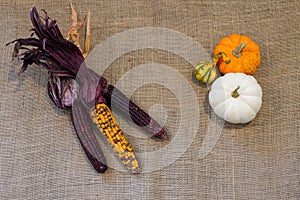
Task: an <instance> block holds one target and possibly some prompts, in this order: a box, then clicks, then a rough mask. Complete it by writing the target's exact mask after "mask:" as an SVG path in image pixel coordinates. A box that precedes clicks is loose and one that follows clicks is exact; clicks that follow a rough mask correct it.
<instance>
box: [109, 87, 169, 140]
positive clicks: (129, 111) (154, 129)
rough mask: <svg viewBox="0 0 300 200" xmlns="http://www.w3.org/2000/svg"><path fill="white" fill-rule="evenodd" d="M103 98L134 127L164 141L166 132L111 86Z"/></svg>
mask: <svg viewBox="0 0 300 200" xmlns="http://www.w3.org/2000/svg"><path fill="white" fill-rule="evenodd" d="M104 97H106V99H107V103H108V104H109V105H110V107H113V108H117V110H118V111H120V113H121V114H123V115H124V116H125V117H130V118H131V119H132V121H133V122H134V123H135V124H136V125H138V126H140V127H141V129H143V130H144V131H145V132H146V133H148V134H149V135H150V136H155V137H157V138H159V139H166V137H167V132H166V131H165V129H164V128H163V127H162V126H161V125H160V124H159V123H158V122H157V121H155V120H154V119H153V118H152V117H151V116H150V115H149V114H148V113H146V112H145V111H144V110H143V109H141V108H140V107H139V106H138V105H136V104H135V103H134V102H133V101H132V100H130V99H129V98H128V97H127V96H126V95H124V94H123V93H122V92H121V91H120V90H118V89H117V88H115V87H114V86H113V85H108V87H107V91H106V92H105V93H104Z"/></svg>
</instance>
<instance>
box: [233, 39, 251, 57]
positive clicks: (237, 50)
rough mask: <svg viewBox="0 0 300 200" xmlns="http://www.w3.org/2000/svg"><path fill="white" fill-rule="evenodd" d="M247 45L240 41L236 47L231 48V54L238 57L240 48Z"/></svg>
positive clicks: (240, 54) (240, 52)
mask: <svg viewBox="0 0 300 200" xmlns="http://www.w3.org/2000/svg"><path fill="white" fill-rule="evenodd" d="M246 46H247V44H246V42H244V41H243V42H242V43H241V44H240V45H239V46H238V47H237V48H235V49H233V50H232V55H234V56H235V57H237V58H239V57H241V56H242V50H243V49H244V48H245V47H246Z"/></svg>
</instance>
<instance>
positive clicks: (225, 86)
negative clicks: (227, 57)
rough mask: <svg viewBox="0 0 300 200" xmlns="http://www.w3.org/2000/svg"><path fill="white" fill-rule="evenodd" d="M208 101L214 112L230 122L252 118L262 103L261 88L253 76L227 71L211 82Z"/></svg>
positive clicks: (236, 122) (245, 121)
mask: <svg viewBox="0 0 300 200" xmlns="http://www.w3.org/2000/svg"><path fill="white" fill-rule="evenodd" d="M209 103H210V105H211V107H212V108H213V110H214V112H215V113H216V114H217V115H218V116H219V117H221V118H223V119H225V120H226V121H228V122H231V123H235V124H238V123H247V122H250V121H251V120H253V119H254V118H255V116H256V113H257V112H258V111H259V110H260V107H261V104H262V89H261V87H260V85H259V84H258V83H257V81H256V79H255V78H254V77H253V76H250V75H246V74H243V73H228V74H226V75H224V76H222V77H220V78H218V79H217V80H215V82H214V83H213V84H212V86H211V90H210V92H209Z"/></svg>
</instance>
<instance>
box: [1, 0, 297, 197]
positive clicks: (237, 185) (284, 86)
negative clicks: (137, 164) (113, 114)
mask: <svg viewBox="0 0 300 200" xmlns="http://www.w3.org/2000/svg"><path fill="white" fill-rule="evenodd" d="M34 5H35V6H36V7H37V9H38V10H39V11H40V10H41V9H46V10H47V12H48V13H49V14H50V17H51V18H55V19H56V20H57V21H58V24H59V26H60V28H61V29H62V32H63V33H67V31H68V28H69V27H70V25H71V21H70V14H71V11H70V5H69V2H68V1H58V0H49V1H15V0H13V1H1V2H0V8H1V9H0V10H1V13H0V16H1V21H0V26H1V29H0V43H1V49H0V51H1V53H0V57H1V59H0V94H1V95H0V174H1V177H0V199H107V200H108V199H118V200H119V199H149V200H150V199H151V200H153V199H155V200H156V199H157V200H158V199H299V198H300V189H299V187H300V185H299V184H300V183H299V180H300V176H299V173H300V154H299V152H300V114H299V113H300V104H299V97H300V90H299V88H300V67H299V65H298V62H299V58H300V57H299V52H300V22H299V21H300V12H299V10H300V3H299V1H298V0H291V1H283V0H282V1H279V0H274V1H271V0H267V1H259V0H253V1H238V0H234V1H230V0H229V1H219V0H209V1H197V0H188V1H177V0H162V1H146V0H143V1H115V0H113V1H96V0H94V1H76V2H75V1H74V5H75V7H76V9H77V10H78V14H79V16H80V17H81V18H83V17H84V15H85V14H86V13H87V12H88V10H90V11H91V16H92V18H91V19H92V20H91V33H92V36H91V50H92V49H93V48H95V47H96V45H97V44H100V43H101V42H103V41H105V40H106V39H108V38H110V37H112V36H113V35H115V34H117V33H121V32H123V31H126V30H130V29H134V28H142V27H160V28H168V29H171V30H174V31H177V32H179V33H182V34H185V35H186V36H188V37H191V38H192V39H194V40H195V41H197V42H198V43H199V44H201V45H202V47H203V48H204V49H205V50H206V51H207V52H208V54H211V53H212V52H213V48H214V47H215V45H216V44H217V43H218V41H219V40H220V39H221V38H222V37H225V36H228V35H230V34H232V33H240V34H244V35H248V36H250V37H251V38H252V39H253V40H254V41H255V42H257V43H258V44H259V46H260V48H261V65H260V67H259V68H258V70H257V71H256V73H255V75H254V76H255V78H256V79H257V80H258V82H259V83H260V85H261V86H262V89H263V94H264V95H263V104H262V108H261V110H260V112H259V113H258V115H257V117H256V118H255V119H254V120H253V121H252V122H251V123H249V124H247V125H232V124H229V123H225V124H224V127H223V129H222V133H221V135H220V138H219V140H218V141H217V143H216V145H215V146H214V148H213V149H212V151H211V152H210V153H209V154H208V155H207V156H205V157H204V158H200V157H199V150H200V148H201V145H202V143H203V140H204V138H205V135H206V133H207V127H208V126H209V124H210V122H211V120H212V119H211V118H210V114H211V112H212V111H211V108H210V107H209V105H208V103H207V92H208V91H207V88H206V87H204V86H202V85H201V84H198V83H197V82H196V81H195V80H194V79H193V77H192V76H191V74H192V70H193V67H194V66H193V65H192V64H191V63H189V62H187V61H186V60H185V59H184V58H182V57H180V56H178V55H175V54H173V53H170V52H166V51H161V50H158V49H151V48H149V49H140V50H135V51H132V52H129V53H126V54H125V55H123V56H121V57H119V58H118V59H116V60H115V61H114V62H113V63H112V64H111V65H110V66H109V67H108V68H107V70H106V71H105V72H104V75H105V76H106V77H107V78H108V80H109V81H110V82H111V83H116V82H117V81H118V80H119V79H120V78H121V77H122V75H123V74H125V73H126V72H128V71H129V70H131V69H134V68H135V67H137V66H139V65H142V64H147V63H160V64H164V65H167V66H169V67H171V68H173V69H175V70H176V71H177V72H179V73H180V74H181V75H182V76H183V77H184V78H185V79H186V80H187V81H188V83H189V84H190V85H191V87H192V88H193V91H194V92H195V93H196V94H197V102H187V103H189V106H190V107H191V108H193V106H195V104H198V105H197V106H199V116H200V118H199V127H198V131H197V133H196V135H195V138H194V139H193V141H192V144H191V146H190V147H189V148H188V149H187V150H186V151H185V152H184V154H183V155H182V156H181V157H180V158H178V159H177V160H176V161H174V162H172V163H171V164H170V165H168V166H166V167H164V168H162V169H158V170H156V171H153V172H149V173H142V174H139V175H130V174H128V173H127V172H120V171H118V170H115V169H112V168H110V169H109V170H108V171H107V172H106V173H105V174H103V175H102V174H97V173H96V172H95V171H94V170H93V169H92V167H91V166H90V165H89V163H88V162H87V159H86V157H85V155H84V153H83V151H82V149H81V147H80V145H79V142H78V140H77V138H76V135H75V132H74V129H73V127H72V124H71V123H70V117H69V112H68V111H66V110H59V109H57V108H56V107H55V106H54V105H53V104H52V102H51V101H50V99H49V97H48V96H47V93H46V84H47V77H48V75H47V73H45V72H44V71H43V70H41V69H39V68H37V67H29V68H28V70H27V71H26V73H24V74H22V75H20V76H18V70H19V68H20V67H21V63H20V62H17V61H14V62H11V53H12V50H13V47H12V46H9V47H5V44H6V43H7V42H9V41H11V40H13V39H16V38H19V37H27V36H29V35H30V28H31V27H32V26H31V22H30V18H29V11H30V9H31V8H32V6H34ZM178 42H180V41H178ZM174 43H176V41H175V42H174ZM186 51H187V52H189V51H190V49H188V48H186ZM199 61H200V60H199ZM165 76H166V77H167V76H168V74H165ZM174 81H175V82H176V80H174ZM132 84H134V82H133V83H132ZM181 94H182V95H184V94H186V92H185V91H181ZM132 98H133V99H134V100H135V102H136V103H138V104H139V105H141V107H143V108H144V109H146V110H149V109H150V108H151V106H152V105H157V104H161V105H162V106H163V107H164V110H165V112H166V115H167V120H166V124H165V126H166V128H167V130H168V131H169V134H170V138H169V140H168V141H167V142H159V141H156V140H152V139H150V138H144V139H143V138H142V139H141V138H135V137H133V135H132V134H131V135H130V136H129V137H128V138H129V140H130V142H131V143H132V145H133V146H134V148H135V149H136V150H137V151H138V152H141V151H151V150H153V149H159V148H162V147H163V146H166V145H168V142H170V141H171V140H172V138H174V136H175V134H176V133H177V130H178V124H179V123H178V121H179V120H180V105H178V100H177V99H176V96H175V95H174V94H173V93H172V92H171V91H170V90H168V89H167V88H165V87H163V86H161V85H157V84H147V85H144V86H143V87H140V88H139V89H138V90H136V91H135V92H134V94H133V96H132ZM189 112H193V109H191V111H189ZM190 114H191V116H192V115H193V113H190ZM117 119H118V121H120V124H121V125H122V126H123V127H125V128H126V126H130V124H128V123H126V120H124V119H122V118H119V117H118V118H117ZM183 126H185V125H183ZM186 131H187V132H188V131H189V127H186ZM137 132H138V130H137ZM187 135H189V134H187ZM163 157H164V156H163V155H157V159H160V158H163ZM153 162H154V163H155V162H156V161H155V160H153Z"/></svg>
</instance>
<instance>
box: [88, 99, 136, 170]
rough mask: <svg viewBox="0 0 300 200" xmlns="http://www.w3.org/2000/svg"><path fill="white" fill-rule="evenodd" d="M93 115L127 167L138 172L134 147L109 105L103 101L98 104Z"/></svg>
mask: <svg viewBox="0 0 300 200" xmlns="http://www.w3.org/2000/svg"><path fill="white" fill-rule="evenodd" d="M91 117H92V120H93V122H94V123H95V124H96V125H97V127H98V129H99V130H100V131H101V132H102V133H103V134H104V135H105V137H106V139H107V141H108V143H109V144H110V145H111V146H112V148H113V150H114V152H116V153H117V155H118V157H119V158H120V159H121V161H122V163H123V164H124V165H125V167H126V168H127V169H128V170H129V171H130V172H132V173H138V172H139V163H138V161H137V159H136V156H135V154H134V152H133V148H132V147H131V145H130V143H129V142H128V140H127V139H126V138H125V136H124V135H123V131H122V130H121V129H120V128H119V126H118V124H117V123H116V120H115V119H114V117H113V115H112V112H111V110H110V109H109V108H108V107H107V105H105V104H103V103H100V104H97V105H96V107H95V109H94V110H93V111H92V112H91Z"/></svg>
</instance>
